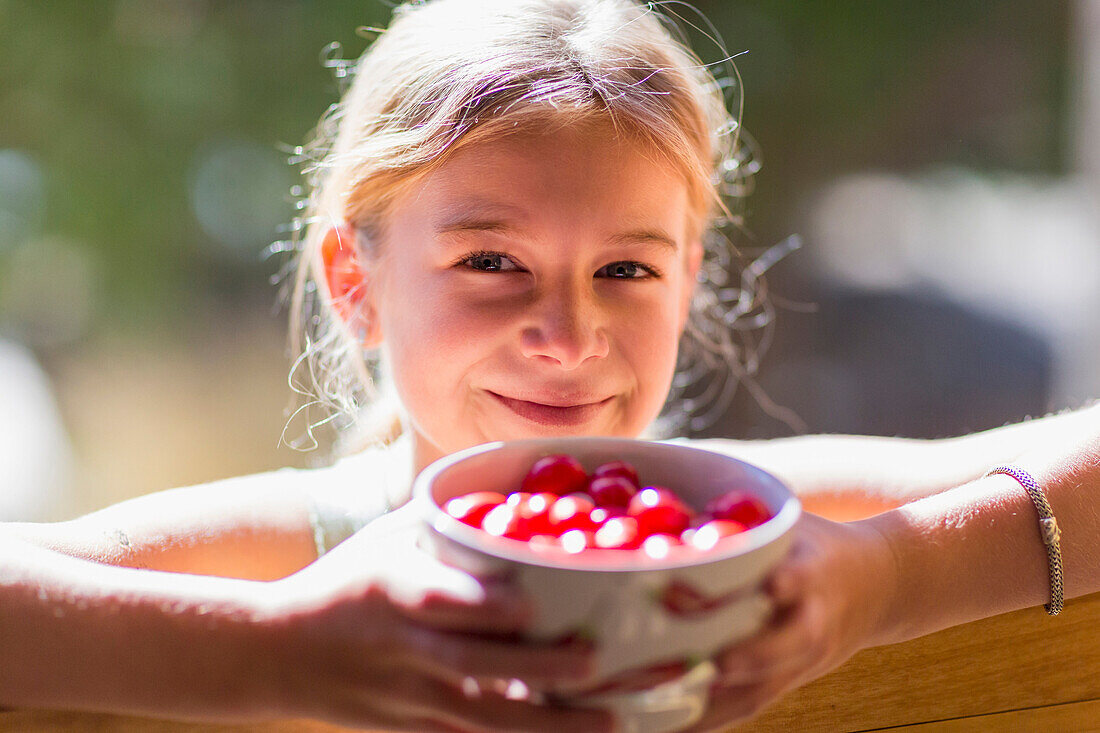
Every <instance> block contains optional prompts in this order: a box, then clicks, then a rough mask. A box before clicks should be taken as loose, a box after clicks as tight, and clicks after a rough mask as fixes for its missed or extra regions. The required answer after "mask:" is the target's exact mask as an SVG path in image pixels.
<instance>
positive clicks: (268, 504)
mask: <svg viewBox="0 0 1100 733" xmlns="http://www.w3.org/2000/svg"><path fill="white" fill-rule="evenodd" d="M326 472H327V469H317V470H314V471H295V470H293V469H284V470H281V471H273V472H271V473H264V474H257V475H254V476H245V477H241V478H234V479H228V480H224V481H217V482H214V483H210V484H204V485H201V486H190V487H185V488H178V489H170V490H167V491H160V492H157V493H153V494H148V495H145V496H140V497H137V498H135V499H130V500H128V501H124V502H121V503H119V504H115V505H113V506H110V507H107V508H105V509H101V510H99V511H96V512H92V513H91V514H87V515H85V516H82V517H79V518H77V519H73V520H70V521H67V522H54V523H29V522H10V523H2V524H0V532H3V533H5V534H7V535H8V536H9V537H17V538H20V539H22V540H24V541H26V542H30V543H32V544H35V545H37V546H39V547H43V548H47V549H50V550H54V551H55V552H59V553H62V554H65V555H69V556H71V557H77V558H82V559H85V560H93V561H95V562H99V563H105V564H108V565H119V566H125V567H131V568H144V569H150V570H167V571H174V572H180V573H193V574H196V575H217V576H223V577H229V578H245V579H252V580H273V579H275V578H282V577H285V576H287V575H290V574H291V573H293V572H295V571H297V570H299V569H301V568H303V567H305V566H306V565H308V564H309V563H311V562H313V561H314V560H315V559H316V557H317V550H316V544H315V541H314V537H313V528H312V525H311V523H310V508H311V507H310V502H311V501H312V496H313V493H315V492H317V491H323V490H324V487H323V484H324V480H325V476H326V475H327V474H326ZM307 485H308V486H314V487H318V486H320V487H319V488H315V489H314V490H313V492H311V491H307V489H306V486H307Z"/></svg>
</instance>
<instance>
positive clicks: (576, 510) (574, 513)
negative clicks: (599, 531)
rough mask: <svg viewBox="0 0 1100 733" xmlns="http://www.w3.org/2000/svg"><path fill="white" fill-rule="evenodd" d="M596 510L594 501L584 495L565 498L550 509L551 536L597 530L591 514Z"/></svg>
mask: <svg viewBox="0 0 1100 733" xmlns="http://www.w3.org/2000/svg"><path fill="white" fill-rule="evenodd" d="M595 508H596V505H595V504H593V503H592V500H591V499H590V498H588V497H587V496H584V495H583V494H570V495H569V496H563V497H561V498H559V499H558V500H557V501H555V502H554V505H553V506H551V507H550V513H549V516H548V518H549V521H550V534H553V535H558V536H560V535H562V534H564V533H566V532H568V531H569V530H571V529H588V530H594V529H596V523H595V522H594V521H593V520H592V517H591V512H592V510H593V509H595Z"/></svg>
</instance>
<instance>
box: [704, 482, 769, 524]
mask: <svg viewBox="0 0 1100 733" xmlns="http://www.w3.org/2000/svg"><path fill="white" fill-rule="evenodd" d="M705 511H706V512H707V513H708V514H710V515H711V516H712V517H714V518H715V519H729V520H732V521H734V522H740V523H741V524H743V525H745V526H746V527H748V528H750V529H751V528H752V527H756V526H757V525H760V524H763V523H764V522H766V521H768V520H769V519H771V518H772V515H771V512H770V511H768V507H767V505H766V504H765V503H764V502H762V501H760V499H757V498H756V497H755V496H753V495H752V494H750V493H749V492H747V491H741V490H739V489H734V490H733V491H728V492H726V493H725V494H722V495H721V496H719V497H718V498H717V499H712V500H711V501H710V502H708V503H707V506H706V509H705Z"/></svg>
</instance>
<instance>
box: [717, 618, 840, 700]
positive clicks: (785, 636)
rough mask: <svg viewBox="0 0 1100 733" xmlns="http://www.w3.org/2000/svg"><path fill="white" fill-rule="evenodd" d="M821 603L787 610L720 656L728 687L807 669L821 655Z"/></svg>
mask: <svg viewBox="0 0 1100 733" xmlns="http://www.w3.org/2000/svg"><path fill="white" fill-rule="evenodd" d="M820 609H821V604H820V603H819V602H817V601H816V600H814V599H809V600H807V601H805V602H802V603H799V604H797V605H795V606H789V607H787V608H786V609H783V610H781V611H780V612H779V614H778V615H777V616H776V617H775V618H774V619H773V620H772V622H771V623H770V624H769V625H768V626H766V627H765V628H764V629H763V630H762V631H761V632H760V633H759V634H757V635H756V636H755V637H753V638H752V639H750V640H748V641H746V642H743V643H741V644H738V645H737V646H734V647H731V648H729V649H727V650H726V651H724V652H722V654H721V655H719V657H718V660H717V661H718V669H719V674H720V679H721V680H722V681H723V683H725V684H747V683H750V682H753V681H757V680H761V679H767V678H770V677H773V676H775V675H778V674H782V673H784V672H786V671H788V670H792V669H800V668H804V667H805V666H806V664H807V663H808V661H809V660H812V659H814V658H817V657H819V656H821V649H820V646H821V642H822V639H821V637H822V634H823V631H822V628H823V625H824V622H823V619H822V613H821V610H820Z"/></svg>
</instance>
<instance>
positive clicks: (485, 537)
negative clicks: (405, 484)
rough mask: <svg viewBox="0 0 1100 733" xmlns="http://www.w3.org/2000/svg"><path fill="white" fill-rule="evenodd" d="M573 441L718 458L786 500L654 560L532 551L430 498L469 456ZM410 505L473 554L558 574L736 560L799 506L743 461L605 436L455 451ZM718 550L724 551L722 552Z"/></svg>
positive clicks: (785, 523)
mask: <svg viewBox="0 0 1100 733" xmlns="http://www.w3.org/2000/svg"><path fill="white" fill-rule="evenodd" d="M572 441H594V442H604V443H608V444H611V443H631V444H636V443H645V444H649V445H654V446H662V448H661V450H665V449H669V450H672V451H673V452H679V451H694V452H698V453H709V454H712V455H715V456H719V457H721V458H722V459H723V460H726V461H731V462H733V463H737V464H740V465H742V466H747V467H749V468H751V469H752V470H753V471H756V472H759V473H762V474H764V475H765V476H767V477H768V478H769V479H771V480H772V481H774V482H775V485H776V486H778V487H779V488H780V489H781V490H782V492H783V493H784V494H785V497H784V499H783V503H782V505H781V506H780V508H779V511H778V512H776V513H775V515H774V516H773V517H772V518H771V519H769V520H768V521H767V522H765V523H764V524H761V525H758V526H756V527H753V528H751V529H748V530H746V531H745V532H742V533H740V534H737V535H734V536H732V537H727V538H723V539H722V540H719V542H718V544H716V545H715V547H714V548H712V549H709V550H703V551H700V550H698V549H695V548H693V547H689V546H684V545H674V546H672V547H671V548H669V552H668V555H667V556H666V557H663V558H653V557H649V556H646V555H643V554H641V553H639V552H638V551H637V550H600V551H599V552H583V553H576V554H573V553H569V552H566V551H565V550H564V549H561V548H556V547H533V546H531V545H529V544H528V543H526V542H522V541H519V540H513V539H509V538H507V537H494V536H493V535H489V534H486V533H485V532H483V531H481V530H480V529H477V528H476V527H471V526H469V525H467V524H465V523H463V522H461V521H459V520H457V519H455V518H454V517H452V516H450V515H449V514H447V513H446V512H445V511H443V508H442V507H441V506H439V504H437V503H436V501H435V499H434V497H433V496H432V491H431V488H432V484H433V482H434V480H435V479H436V477H438V476H439V475H440V474H442V473H443V472H445V471H447V470H448V469H450V468H451V467H452V466H454V465H456V464H458V463H460V462H462V461H464V460H466V459H468V458H471V457H473V456H478V455H481V454H483V453H489V452H491V451H494V450H501V449H503V448H507V447H512V446H521V445H524V444H527V445H547V444H553V443H566V442H572ZM412 502H413V504H414V505H416V507H417V510H418V512H419V514H420V517H421V519H422V520H424V521H425V522H426V523H427V524H428V525H429V526H430V527H432V528H433V529H434V530H435V531H436V532H438V533H439V534H441V535H443V536H444V537H446V538H448V539H450V540H452V541H454V542H457V543H458V544H460V545H462V546H464V547H466V548H469V549H471V550H474V551H476V552H481V553H484V554H487V555H490V556H493V557H497V558H501V559H504V560H510V561H512V562H516V563H520V564H523V565H537V566H542V567H549V568H556V569H561V570H579V571H600V572H638V571H655V570H670V569H676V568H685V567H695V566H702V565H709V564H711V563H716V562H721V561H723V560H728V559H730V558H734V557H738V556H740V555H747V554H749V553H751V552H754V551H756V550H758V549H760V548H762V547H764V546H766V545H769V544H771V543H772V542H774V541H776V540H778V539H779V538H780V537H782V536H783V535H785V534H786V533H787V532H789V531H790V530H791V528H793V527H794V525H795V523H796V522H797V521H798V518H799V517H800V516H801V514H802V505H801V502H799V500H798V498H797V497H796V496H795V495H794V493H793V492H792V491H791V490H790V488H788V487H787V485H786V484H784V483H783V482H782V481H780V480H779V479H778V478H776V477H775V476H774V475H773V474H771V473H769V472H768V471H765V470H764V469H762V468H760V467H759V466H756V465H755V464H752V463H749V462H748V461H743V460H741V459H739V458H734V457H733V456H730V455H726V454H725V453H719V452H717V451H712V450H707V449H705V448H697V447H695V446H690V445H684V444H682V443H672V442H665V441H656V440H640V439H635V438H615V437H606V436H592V437H589V436H573V437H559V438H527V439H523V440H508V441H503V440H497V441H492V442H488V443H482V444H480V445H475V446H472V447H470V448H466V449H463V450H460V451H456V452H455V453H451V454H449V455H446V456H443V457H442V458H439V459H437V460H436V461H434V462H433V463H431V464H430V465H429V466H428V467H426V468H425V469H424V470H423V471H421V472H420V474H419V475H418V476H417V477H416V479H415V480H414V481H413V491H412ZM723 545H724V546H725V547H723ZM582 554H583V557H584V560H583V561H579V557H580V556H581V555H582Z"/></svg>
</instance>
